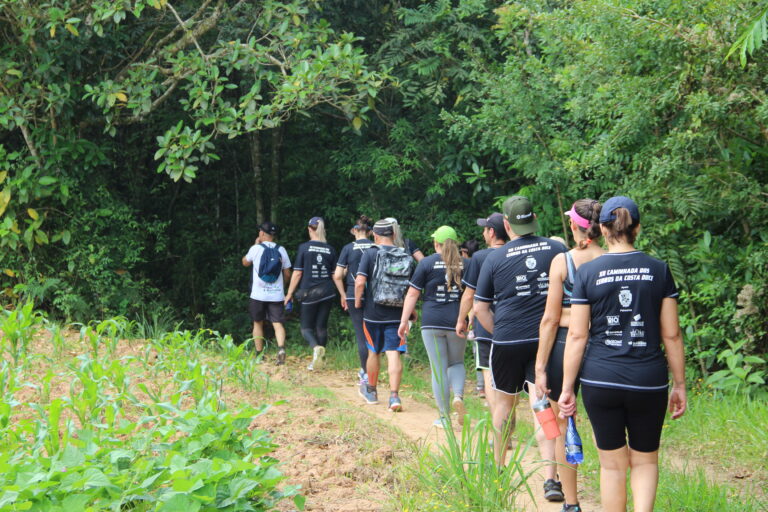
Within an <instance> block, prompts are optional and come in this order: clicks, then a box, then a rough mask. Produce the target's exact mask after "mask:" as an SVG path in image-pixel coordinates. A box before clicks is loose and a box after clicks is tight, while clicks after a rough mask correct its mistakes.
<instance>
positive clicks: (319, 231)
mask: <svg viewBox="0 0 768 512" xmlns="http://www.w3.org/2000/svg"><path fill="white" fill-rule="evenodd" d="M308 227H309V229H311V230H312V231H314V232H315V237H317V240H318V241H320V242H325V243H328V241H327V240H326V239H325V221H324V220H323V219H320V220H318V221H317V224H316V225H314V226H313V225H312V224H310V225H309V226H308Z"/></svg>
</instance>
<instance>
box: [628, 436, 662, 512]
mask: <svg viewBox="0 0 768 512" xmlns="http://www.w3.org/2000/svg"><path fill="white" fill-rule="evenodd" d="M629 467H630V470H629V482H630V485H631V486H632V501H633V502H634V505H635V512H653V503H654V502H655V501H656V488H657V486H658V484H659V451H658V450H656V451H655V452H638V451H635V450H633V449H631V448H630V449H629Z"/></svg>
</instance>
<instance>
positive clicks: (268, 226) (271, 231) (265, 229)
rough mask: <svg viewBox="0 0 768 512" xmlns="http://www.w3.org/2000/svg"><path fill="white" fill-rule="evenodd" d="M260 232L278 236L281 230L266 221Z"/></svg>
mask: <svg viewBox="0 0 768 512" xmlns="http://www.w3.org/2000/svg"><path fill="white" fill-rule="evenodd" d="M259 231H263V232H265V233H266V234H268V235H276V234H277V232H278V231H280V228H278V227H277V225H276V224H273V223H272V222H270V221H266V222H264V223H262V224H261V226H259Z"/></svg>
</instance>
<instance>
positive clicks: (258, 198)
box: [249, 130, 265, 224]
mask: <svg viewBox="0 0 768 512" xmlns="http://www.w3.org/2000/svg"><path fill="white" fill-rule="evenodd" d="M249 139H250V143H251V169H253V190H254V199H255V203H256V222H257V223H258V224H261V223H262V222H264V220H265V219H264V194H263V193H262V191H263V189H264V187H263V183H264V176H263V171H262V167H261V133H260V132H259V131H258V130H256V131H254V132H251V134H250V136H249Z"/></svg>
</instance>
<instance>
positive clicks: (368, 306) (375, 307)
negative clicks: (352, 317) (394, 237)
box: [357, 245, 403, 324]
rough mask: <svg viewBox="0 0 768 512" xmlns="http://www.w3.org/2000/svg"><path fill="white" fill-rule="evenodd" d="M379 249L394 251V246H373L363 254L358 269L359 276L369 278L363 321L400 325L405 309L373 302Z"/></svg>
mask: <svg viewBox="0 0 768 512" xmlns="http://www.w3.org/2000/svg"><path fill="white" fill-rule="evenodd" d="M379 247H382V248H384V249H392V248H393V247H394V246H393V245H381V246H378V245H373V246H371V248H370V249H368V250H366V251H365V252H364V253H363V257H362V259H361V260H360V266H359V267H357V275H358V276H365V277H366V278H368V280H367V281H366V283H365V308H364V309H363V320H365V321H366V322H369V323H375V324H392V323H396V324H399V323H400V316H401V315H402V314H403V308H401V307H400V308H398V307H392V306H382V305H381V304H376V303H375V302H373V298H372V297H371V295H372V294H373V287H372V283H371V280H372V278H373V270H374V267H375V266H376V255H377V254H378V253H379Z"/></svg>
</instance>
